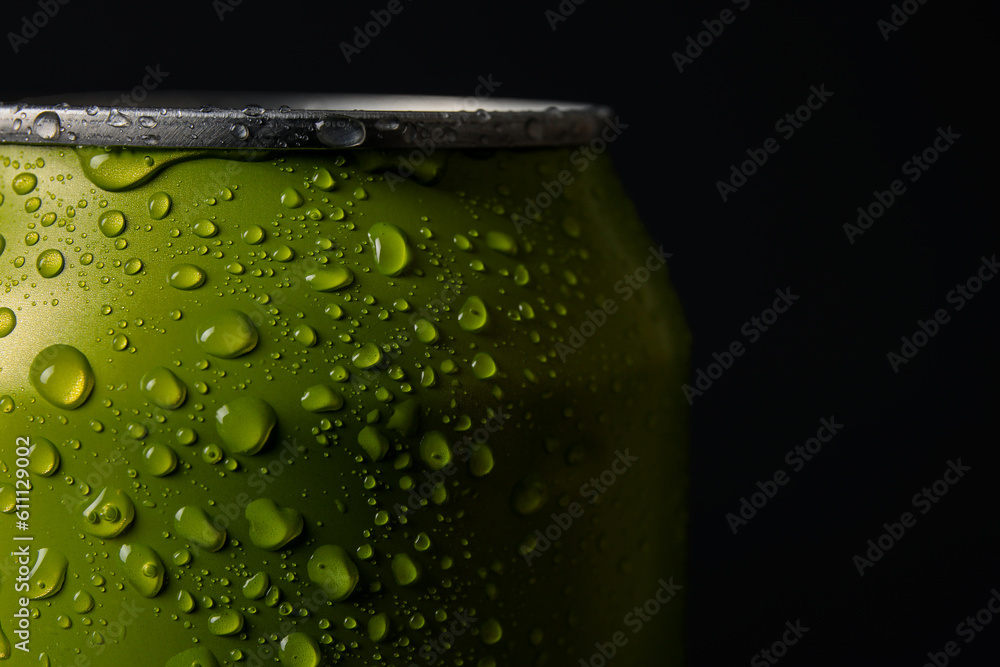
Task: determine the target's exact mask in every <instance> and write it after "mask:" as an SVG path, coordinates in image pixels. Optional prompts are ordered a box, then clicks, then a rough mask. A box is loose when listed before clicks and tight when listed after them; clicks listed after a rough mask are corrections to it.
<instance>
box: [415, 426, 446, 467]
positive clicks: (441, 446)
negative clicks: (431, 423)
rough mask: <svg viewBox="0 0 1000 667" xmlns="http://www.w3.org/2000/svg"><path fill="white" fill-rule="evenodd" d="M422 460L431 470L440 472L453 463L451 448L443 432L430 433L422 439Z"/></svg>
mask: <svg viewBox="0 0 1000 667" xmlns="http://www.w3.org/2000/svg"><path fill="white" fill-rule="evenodd" d="M420 459H421V460H422V461H423V462H424V463H425V464H426V465H427V467H428V468H430V469H431V470H440V469H441V468H444V467H445V466H446V465H448V464H449V463H451V447H450V446H449V445H448V440H447V438H445V436H444V434H443V433H441V431H429V432H427V433H426V434H425V435H424V437H423V438H421V440H420Z"/></svg>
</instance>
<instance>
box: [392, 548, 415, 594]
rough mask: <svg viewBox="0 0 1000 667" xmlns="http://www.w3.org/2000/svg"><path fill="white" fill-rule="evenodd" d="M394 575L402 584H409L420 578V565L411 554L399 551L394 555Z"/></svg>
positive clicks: (397, 581)
mask: <svg viewBox="0 0 1000 667" xmlns="http://www.w3.org/2000/svg"><path fill="white" fill-rule="evenodd" d="M392 576H393V578H395V579H396V583H397V584H399V585H400V586H409V585H410V584H413V583H415V582H416V581H417V580H418V579H419V578H420V567H419V566H418V565H417V564H416V563H415V562H414V561H413V559H412V558H410V556H409V554H405V553H398V554H396V555H395V556H393V557H392Z"/></svg>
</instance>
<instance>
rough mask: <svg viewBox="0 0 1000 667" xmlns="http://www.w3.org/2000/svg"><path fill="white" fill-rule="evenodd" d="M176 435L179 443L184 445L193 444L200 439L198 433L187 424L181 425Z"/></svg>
mask: <svg viewBox="0 0 1000 667" xmlns="http://www.w3.org/2000/svg"><path fill="white" fill-rule="evenodd" d="M174 435H175V437H176V438H177V443H178V444H180V445H181V446H183V447H187V446H189V445H193V444H194V443H195V442H196V441H197V440H198V434H197V433H195V431H194V429H192V428H189V427H187V426H181V427H180V428H179V429H177V433H175V434H174Z"/></svg>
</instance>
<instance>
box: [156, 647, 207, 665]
mask: <svg viewBox="0 0 1000 667" xmlns="http://www.w3.org/2000/svg"><path fill="white" fill-rule="evenodd" d="M166 667H219V661H218V660H216V659H215V656H214V655H212V652H211V651H209V650H208V649H207V648H204V647H198V648H189V649H188V650H186V651H183V652H181V653H178V654H177V655H175V656H174V657H172V658H170V660H167V665H166Z"/></svg>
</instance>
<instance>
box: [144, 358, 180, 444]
mask: <svg viewBox="0 0 1000 667" xmlns="http://www.w3.org/2000/svg"><path fill="white" fill-rule="evenodd" d="M139 384H140V386H141V387H142V391H143V393H144V394H145V395H146V398H147V399H149V401H150V402H151V403H152V404H153V405H155V406H157V407H160V408H163V409H164V410H176V409H177V408H179V407H181V406H182V405H183V404H184V399H185V398H187V387H186V386H185V385H184V383H183V382H181V379H180V378H178V377H177V376H176V375H174V373H173V371H171V370H170V369H169V368H163V367H162V366H157V367H156V368H154V369H152V370H150V371H148V372H147V373H146V374H145V375H143V376H142V380H140V383H139ZM188 430H190V429H188Z"/></svg>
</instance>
